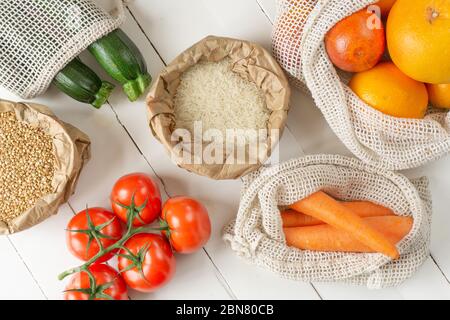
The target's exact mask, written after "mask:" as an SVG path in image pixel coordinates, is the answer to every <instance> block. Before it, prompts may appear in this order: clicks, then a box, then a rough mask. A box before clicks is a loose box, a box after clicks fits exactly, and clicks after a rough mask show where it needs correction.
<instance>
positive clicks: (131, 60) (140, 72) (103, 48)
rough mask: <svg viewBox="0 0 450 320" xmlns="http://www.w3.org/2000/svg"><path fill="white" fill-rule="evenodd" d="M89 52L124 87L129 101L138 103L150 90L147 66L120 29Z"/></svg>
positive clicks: (92, 46) (98, 41) (91, 46)
mask: <svg viewBox="0 0 450 320" xmlns="http://www.w3.org/2000/svg"><path fill="white" fill-rule="evenodd" d="M89 51H90V52H91V54H92V55H93V56H94V57H95V58H96V59H97V61H98V63H99V64H100V65H101V66H102V68H103V69H105V71H106V72H107V73H108V74H109V75H110V76H111V77H112V78H114V79H115V80H116V81H118V82H120V83H121V84H122V86H123V90H124V91H125V93H126V95H127V96H128V99H130V101H136V100H137V99H138V98H139V97H140V96H141V95H142V94H143V93H144V92H145V90H146V89H147V88H148V86H149V85H150V83H151V81H152V78H151V76H150V74H149V73H148V72H147V64H146V62H145V59H144V57H143V56H142V53H141V52H140V51H139V49H138V47H137V46H136V45H135V44H134V43H133V41H132V40H131V39H130V38H129V37H128V36H127V35H126V34H125V32H123V31H122V30H120V29H117V30H115V31H113V32H111V33H110V34H108V35H106V36H105V37H103V38H101V39H99V40H97V41H96V42H94V43H93V44H91V45H90V46H89Z"/></svg>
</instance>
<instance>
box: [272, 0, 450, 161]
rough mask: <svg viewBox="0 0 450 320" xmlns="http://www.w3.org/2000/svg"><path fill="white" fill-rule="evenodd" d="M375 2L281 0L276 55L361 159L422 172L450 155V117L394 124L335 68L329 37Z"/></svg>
mask: <svg viewBox="0 0 450 320" xmlns="http://www.w3.org/2000/svg"><path fill="white" fill-rule="evenodd" d="M373 2H375V0H353V1H350V0H344V1H343V0H278V4H279V5H278V10H279V11H278V12H279V16H278V18H277V22H276V23H275V29H274V33H273V49H274V55H275V57H276V58H277V60H278V61H279V62H280V64H281V65H282V67H283V68H284V69H285V70H286V71H287V72H288V74H289V75H290V76H291V78H292V79H293V80H294V81H293V82H294V83H295V84H296V85H297V86H298V87H300V88H308V89H309V91H310V93H311V94H312V97H313V98H314V100H315V102H316V104H317V106H318V107H319V108H320V110H321V111H322V113H323V114H324V116H325V118H326V120H327V121H328V123H329V124H330V126H331V128H332V129H333V130H334V132H335V133H336V134H337V136H338V137H339V138H340V139H341V140H342V141H343V143H344V144H345V145H346V146H347V147H348V148H349V149H350V151H352V152H353V153H354V154H355V155H356V156H357V157H358V158H360V159H362V160H364V161H365V162H369V163H380V164H382V165H384V166H385V167H386V168H389V169H392V170H403V169H410V168H415V167H418V166H421V165H423V164H425V163H427V162H429V161H432V160H436V159H438V158H440V157H442V156H443V155H445V154H447V153H448V151H449V150H450V131H449V128H450V127H449V126H450V117H449V115H448V113H447V112H430V113H429V114H428V115H427V116H426V117H425V119H423V120H413V119H400V118H394V117H391V116H388V115H385V114H382V113H381V112H379V111H377V110H375V109H373V108H371V107H370V106H368V105H367V104H365V103H364V102H363V101H361V100H360V99H359V98H358V97H357V96H356V95H355V94H354V93H353V92H352V91H351V90H350V89H349V88H348V86H347V85H346V84H345V82H346V81H345V80H344V78H345V77H342V75H341V77H340V76H339V74H338V72H337V70H336V69H335V68H334V66H333V65H332V63H331V62H330V60H329V58H328V55H327V53H326V50H325V46H324V41H323V39H324V37H325V35H326V33H327V32H328V30H330V29H331V28H332V27H333V26H334V25H335V24H336V23H337V22H339V21H340V20H342V19H343V18H345V17H346V16H349V15H351V14H352V13H354V12H356V11H358V10H360V9H363V8H364V7H366V6H367V5H369V4H371V3H373Z"/></svg>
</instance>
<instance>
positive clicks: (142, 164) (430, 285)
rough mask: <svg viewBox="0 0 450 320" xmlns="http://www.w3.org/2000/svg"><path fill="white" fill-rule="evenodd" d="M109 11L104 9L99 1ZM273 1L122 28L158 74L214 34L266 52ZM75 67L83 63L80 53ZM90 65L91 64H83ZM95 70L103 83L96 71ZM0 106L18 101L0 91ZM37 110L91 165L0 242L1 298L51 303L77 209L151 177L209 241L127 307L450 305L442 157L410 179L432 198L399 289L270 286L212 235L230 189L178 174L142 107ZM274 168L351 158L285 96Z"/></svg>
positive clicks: (139, 17)
mask: <svg viewBox="0 0 450 320" xmlns="http://www.w3.org/2000/svg"><path fill="white" fill-rule="evenodd" d="M98 2H99V4H101V5H102V6H105V8H109V7H110V6H111V3H112V1H108V0H99V1H98ZM274 16H275V0H164V1H161V0H135V1H134V2H132V3H131V4H130V6H129V9H128V11H127V21H126V23H125V24H124V26H123V29H124V30H125V31H126V32H127V33H128V34H129V35H130V37H131V38H132V39H133V40H134V41H135V42H136V44H137V45H138V46H139V47H140V49H141V50H142V52H143V53H144V55H145V58H146V59H147V63H148V66H149V69H150V72H151V73H152V75H154V76H156V75H157V74H158V73H159V72H160V71H161V70H162V69H163V67H164V64H165V63H167V62H170V61H171V60H172V59H173V58H175V57H176V56H177V55H178V53H180V52H181V51H183V50H184V49H186V48H187V47H189V46H191V45H192V44H193V43H195V42H197V41H198V40H200V39H201V38H203V37H205V36H207V35H210V34H214V35H221V36H230V37H236V38H241V39H247V40H251V41H255V42H258V43H260V44H262V45H263V46H265V47H266V48H267V49H270V35H271V29H272V22H273V19H274ZM83 59H85V60H86V61H89V60H91V62H93V61H92V59H91V58H90V57H89V56H87V55H85V56H83ZM91 65H95V64H92V63H91ZM97 71H98V72H99V73H100V74H102V75H103V77H104V78H107V76H106V75H105V74H104V73H103V72H102V71H101V70H99V69H98V68H97ZM0 97H1V98H3V99H9V100H15V101H18V100H20V99H19V98H18V97H16V96H14V95H12V94H11V93H8V92H7V91H6V90H4V89H0ZM35 101H36V102H39V103H44V104H47V105H48V106H50V107H51V108H52V109H53V110H54V111H55V112H56V114H57V115H58V116H59V117H60V118H61V119H63V120H65V121H67V122H70V123H72V124H73V125H75V126H77V127H78V128H80V129H82V130H83V131H85V132H86V133H87V134H88V135H89V136H90V137H91V139H92V143H93V144H92V147H93V158H92V160H91V162H90V163H89V164H88V166H87V167H86V168H85V170H84V172H83V174H82V176H81V179H80V183H79V185H78V189H77V193H76V195H75V196H73V197H72V198H71V199H70V201H69V204H67V205H64V206H63V207H62V208H61V209H60V211H59V214H58V215H57V216H55V217H52V218H51V219H49V220H47V221H45V222H44V223H42V224H41V225H39V226H37V227H35V228H33V229H31V230H28V231H25V232H22V233H19V234H16V235H12V236H5V237H1V238H0V252H1V263H0V299H15V298H20V299H60V298H61V297H62V291H63V289H64V285H65V283H64V282H59V281H58V280H57V279H56V276H57V274H59V272H61V271H63V270H65V269H66V268H68V267H72V266H76V265H78V264H79V262H78V261H77V260H76V259H75V258H73V257H72V256H71V255H70V254H69V252H68V251H67V249H66V247H65V234H64V228H65V226H66V224H67V222H68V220H69V219H70V217H71V215H73V214H74V213H75V212H78V211H81V210H82V209H83V208H85V207H86V204H89V205H90V206H105V207H108V206H109V202H108V195H109V192H110V188H111V187H112V185H113V183H114V182H115V180H116V179H117V178H119V177H120V176H121V175H123V174H126V173H130V172H137V171H142V172H148V173H150V174H152V175H153V176H155V177H156V178H157V179H158V180H159V182H160V186H161V189H162V190H163V193H164V196H165V197H167V196H169V195H178V194H186V195H190V196H193V197H197V198H198V199H200V200H201V201H203V202H204V203H205V204H206V206H207V207H208V209H209V211H210V215H211V218H212V222H213V237H212V239H211V241H210V242H209V243H208V245H207V246H206V247H205V249H204V250H203V251H200V252H198V253H197V254H195V255H192V256H178V257H177V274H176V276H175V278H174V279H173V281H172V282H171V283H170V284H169V285H168V286H166V287H165V288H163V289H162V290H160V291H158V292H156V293H154V294H140V293H137V292H131V293H130V296H131V298H132V299H449V298H450V283H449V278H450V212H448V211H449V210H448V206H449V200H448V199H449V198H448V192H449V190H450V161H449V160H450V159H448V158H445V159H443V160H441V161H438V162H435V163H433V164H430V165H428V166H427V167H425V168H422V169H420V170H414V171H412V172H408V173H407V174H408V175H411V176H419V175H423V174H425V175H427V176H428V177H429V178H430V179H431V186H432V191H433V200H434V221H433V234H432V248H431V252H432V256H431V257H430V259H428V261H427V262H426V263H425V265H424V266H423V268H422V269H421V270H420V271H419V272H418V273H417V274H416V275H415V276H414V277H413V278H412V279H411V280H409V281H408V282H406V283H405V284H403V285H402V286H400V287H398V288H396V289H387V290H381V291H369V290H367V289H365V288H360V287H351V286H344V285H340V284H320V283H298V282H292V281H287V280H283V279H279V278H278V277H276V276H274V275H272V274H271V273H269V272H266V271H265V270H261V269H258V268H256V267H253V266H249V265H247V264H246V263H245V262H243V261H242V260H240V259H239V258H237V257H236V256H235V255H234V254H233V253H232V252H231V250H230V249H229V248H228V247H227V246H226V245H225V243H224V242H223V241H222V239H221V230H222V228H223V226H224V225H225V224H226V223H228V222H229V221H230V220H231V219H232V218H233V216H234V215H235V214H236V210H237V208H238V204H239V189H240V182H239V181H225V182H216V181H212V180H209V179H206V178H201V177H198V176H195V175H193V174H189V173H187V172H185V171H183V170H181V169H179V168H177V167H176V166H175V165H173V164H172V163H171V162H170V160H169V157H168V156H167V155H166V153H165V151H164V149H163V147H162V146H161V145H160V144H159V143H158V142H157V141H156V140H155V139H154V138H153V137H152V136H151V134H150V130H149V128H148V126H147V122H146V110H145V104H144V101H143V99H142V101H140V102H138V103H135V104H131V103H129V102H128V101H127V100H126V98H125V97H124V95H123V94H121V93H120V90H116V91H115V94H114V95H113V96H112V97H111V99H110V100H109V104H108V105H105V106H104V107H103V108H102V109H101V110H99V111H96V110H94V109H93V108H90V107H89V106H86V105H82V104H79V103H77V102H75V101H73V100H71V99H69V98H67V97H65V96H64V95H63V94H62V93H59V92H58V91H57V90H55V89H54V88H51V89H50V90H49V92H48V93H47V94H46V95H45V96H42V97H40V98H38V99H35ZM279 148H280V154H281V160H288V159H290V158H293V157H298V156H301V155H303V154H305V153H306V154H311V153H339V154H349V152H348V150H347V149H346V148H345V147H344V146H343V145H342V143H341V142H340V141H339V140H338V139H337V138H336V136H335V135H334V134H333V133H332V131H331V130H330V128H329V127H328V125H327V124H326V122H325V121H324V119H323V117H322V116H321V114H320V112H319V110H318V109H317V108H316V107H315V106H314V104H313V103H312V101H311V100H310V98H308V97H306V96H304V95H302V94H301V93H300V92H298V91H294V94H293V99H292V111H291V112H290V114H289V123H288V130H287V131H286V132H285V134H284V136H283V139H282V142H281V145H280V147H279Z"/></svg>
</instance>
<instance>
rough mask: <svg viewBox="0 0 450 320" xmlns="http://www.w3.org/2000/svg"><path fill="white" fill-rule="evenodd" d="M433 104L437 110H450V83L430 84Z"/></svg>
mask: <svg viewBox="0 0 450 320" xmlns="http://www.w3.org/2000/svg"><path fill="white" fill-rule="evenodd" d="M427 89H428V95H429V96H430V102H431V104H432V105H433V106H434V107H436V108H443V109H450V83H448V84H428V85H427Z"/></svg>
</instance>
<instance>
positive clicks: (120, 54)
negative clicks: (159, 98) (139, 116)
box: [0, 0, 151, 108]
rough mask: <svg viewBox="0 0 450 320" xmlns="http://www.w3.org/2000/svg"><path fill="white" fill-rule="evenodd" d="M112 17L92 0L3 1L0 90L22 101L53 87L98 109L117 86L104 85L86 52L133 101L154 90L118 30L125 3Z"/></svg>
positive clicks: (135, 50) (119, 4)
mask: <svg viewBox="0 0 450 320" xmlns="http://www.w3.org/2000/svg"><path fill="white" fill-rule="evenodd" d="M115 3H116V4H117V10H115V12H116V13H117V14H114V15H112V14H110V13H108V12H107V11H105V10H104V9H102V8H100V7H99V6H97V5H96V4H95V3H94V2H93V1H91V0H33V1H29V0H17V1H1V2H0V21H1V22H2V27H1V28H0V45H1V48H2V52H1V54H0V85H1V86H3V87H5V88H7V89H9V90H10V91H12V92H14V93H15V94H17V95H19V96H20V97H22V98H24V99H29V98H34V97H35V96H38V95H40V94H43V93H44V92H45V91H46V90H47V89H48V87H49V86H50V85H51V84H52V83H53V84H55V85H56V86H57V87H58V88H59V89H60V90H61V91H63V92H65V93H66V94H67V95H69V96H71V97H72V98H74V99H76V100H78V101H80V102H83V103H88V104H91V105H92V106H94V107H95V108H100V107H101V106H102V105H103V104H104V103H105V102H106V101H107V99H108V97H109V95H110V94H111V92H112V90H113V89H114V87H115V86H114V84H112V83H110V82H109V81H104V80H102V79H101V78H100V77H99V76H98V75H97V74H96V73H95V72H94V71H93V70H92V69H91V68H90V67H89V66H87V65H86V64H84V63H83V62H82V61H81V60H80V59H79V58H78V55H79V54H80V53H81V52H82V51H84V50H85V49H88V50H89V52H90V53H91V54H92V55H93V56H94V57H95V58H96V60H97V62H98V63H99V64H100V66H101V67H103V69H105V71H106V72H107V73H108V74H109V76H110V77H111V78H113V79H114V80H115V81H117V82H118V83H119V84H120V85H122V87H123V90H124V92H125V94H126V95H127V96H128V98H129V99H130V100H131V101H135V100H137V99H138V98H139V97H140V96H141V95H142V94H143V93H144V91H145V90H146V89H147V87H148V86H149V85H150V82H151V77H150V75H149V74H148V72H147V66H146V64H145V60H144V58H143V56H142V54H141V53H140V51H139V49H138V48H137V46H136V45H135V44H134V43H133V42H132V41H131V39H130V38H129V37H128V36H127V35H126V34H125V33H124V32H123V31H122V30H121V29H118V27H119V26H120V25H121V23H122V22H123V20H124V11H123V4H122V1H120V0H115Z"/></svg>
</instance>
